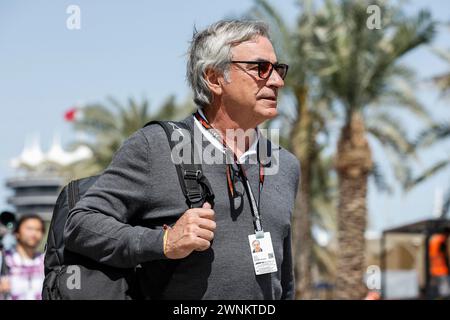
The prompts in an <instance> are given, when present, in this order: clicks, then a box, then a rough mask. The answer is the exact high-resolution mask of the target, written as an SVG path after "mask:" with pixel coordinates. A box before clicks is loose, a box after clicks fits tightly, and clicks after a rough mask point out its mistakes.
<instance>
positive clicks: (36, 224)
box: [17, 219, 44, 249]
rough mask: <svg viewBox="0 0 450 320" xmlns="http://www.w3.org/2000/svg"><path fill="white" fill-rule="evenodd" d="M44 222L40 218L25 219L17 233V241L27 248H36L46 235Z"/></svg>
mask: <svg viewBox="0 0 450 320" xmlns="http://www.w3.org/2000/svg"><path fill="white" fill-rule="evenodd" d="M42 231H43V230H42V224H41V221H40V220H38V219H28V220H25V221H24V222H23V223H22V225H21V226H20V229H19V230H18V233H17V241H18V242H19V243H20V244H22V245H23V246H25V247H27V248H33V249H36V248H37V247H38V246H39V244H40V243H41V241H42V238H43V236H44V234H43V232H42Z"/></svg>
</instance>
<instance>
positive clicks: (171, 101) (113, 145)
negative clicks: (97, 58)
mask: <svg viewBox="0 0 450 320" xmlns="http://www.w3.org/2000/svg"><path fill="white" fill-rule="evenodd" d="M107 100H108V102H109V105H110V106H111V107H112V108H110V107H107V106H105V105H103V104H98V103H94V104H88V105H86V106H84V107H83V108H82V109H81V110H80V112H81V113H82V115H81V117H80V118H79V119H75V121H74V122H73V126H74V129H75V130H76V131H78V132H82V133H83V134H84V135H85V136H87V139H84V141H81V142H76V143H73V144H72V147H77V146H79V145H85V146H87V147H88V148H89V149H90V150H91V152H92V155H93V156H92V157H91V158H89V159H87V160H83V161H79V162H76V163H75V164H73V165H71V166H70V167H68V168H65V175H66V176H67V177H68V179H69V180H71V179H77V178H81V177H86V176H90V175H94V174H98V173H100V172H101V171H103V170H104V169H105V168H106V167H107V166H108V165H109V163H110V162H111V160H112V157H113V155H114V153H115V152H116V151H117V149H118V148H119V147H120V146H121V144H122V143H123V141H124V140H125V139H127V138H128V137H129V136H130V135H131V134H133V133H134V132H135V131H137V130H138V129H140V128H142V127H143V126H144V125H145V124H146V123H147V122H149V121H151V120H162V119H165V120H168V119H178V118H181V117H183V116H186V115H187V114H188V113H189V112H190V111H192V110H193V105H192V103H189V102H185V103H183V104H181V105H177V104H176V103H175V97H174V96H170V97H168V98H167V99H166V101H165V102H164V103H163V105H162V106H161V107H160V108H159V110H158V112H156V113H153V114H152V113H150V110H149V103H148V101H147V100H143V101H142V102H141V103H138V102H136V101H135V100H134V99H132V98H130V99H128V104H127V105H123V104H121V103H120V102H118V101H117V100H116V99H114V98H111V97H109V98H107ZM113 110H114V111H113Z"/></svg>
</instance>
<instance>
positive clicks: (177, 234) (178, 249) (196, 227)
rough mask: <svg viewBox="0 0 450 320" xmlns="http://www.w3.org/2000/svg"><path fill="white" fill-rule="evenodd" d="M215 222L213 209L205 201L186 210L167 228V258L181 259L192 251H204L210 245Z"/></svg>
mask: <svg viewBox="0 0 450 320" xmlns="http://www.w3.org/2000/svg"><path fill="white" fill-rule="evenodd" d="M215 230H216V222H215V221H214V210H213V209H211V205H210V204H209V203H207V202H205V203H204V204H203V206H202V208H194V209H189V210H186V212H185V213H184V214H183V215H182V216H181V217H180V219H178V221H177V222H176V223H175V225H174V226H173V227H172V228H171V229H169V230H167V232H168V233H167V240H166V246H165V255H166V257H167V258H169V259H182V258H185V257H187V256H188V255H190V254H191V253H192V251H194V250H195V251H205V250H206V249H208V248H209V247H210V246H211V240H212V239H213V238H214V231H215Z"/></svg>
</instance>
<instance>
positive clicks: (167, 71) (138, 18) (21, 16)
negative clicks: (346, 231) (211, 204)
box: [0, 0, 450, 230]
mask: <svg viewBox="0 0 450 320" xmlns="http://www.w3.org/2000/svg"><path fill="white" fill-rule="evenodd" d="M272 3H274V4H276V5H277V7H278V9H279V10H280V11H281V12H282V13H283V16H284V17H285V19H286V20H287V21H288V22H289V23H293V22H294V19H295V17H296V14H297V12H298V11H297V6H296V5H295V1H293V0H278V1H272ZM71 4H76V5H78V6H79V7H80V9H81V29H80V30H76V31H70V30H68V29H67V28H66V19H67V17H68V14H67V13H66V8H67V7H68V6H69V5H71ZM252 5H253V1H251V0H228V1H211V0H190V1H181V0H179V1H176V0H166V1H114V2H113V1H104V0H90V1H87V0H78V1H77V0H72V1H51V0H37V1H23V0H14V1H12V0H9V1H8V0H1V1H0V110H1V114H2V120H1V126H0V136H1V137H2V138H1V144H0V145H1V153H0V184H1V185H0V210H3V209H6V208H7V204H6V197H7V196H8V195H9V194H10V193H9V191H8V190H7V189H6V188H5V187H4V182H5V180H6V179H7V177H10V176H12V175H13V174H14V172H13V170H12V169H11V168H10V167H9V160H10V159H11V158H13V157H15V156H17V155H19V154H20V152H21V150H22V148H23V145H24V142H25V139H26V137H27V136H30V135H31V134H36V133H38V134H39V136H40V140H41V145H42V147H43V149H44V151H45V150H47V149H48V148H49V147H50V143H51V141H52V137H53V135H54V133H56V132H58V133H60V134H61V136H62V141H63V143H68V142H70V141H72V140H73V139H74V138H75V134H74V132H73V131H72V130H71V127H70V125H69V124H67V123H65V122H64V121H63V114H64V111H65V110H67V109H68V108H69V107H70V106H72V105H73V104H74V103H77V102H78V103H86V102H95V101H100V102H101V101H104V98H105V97H106V96H108V95H111V96H114V97H115V98H117V99H119V100H121V101H124V100H125V99H126V98H128V97H130V96H132V97H135V98H136V99H141V98H144V97H145V98H148V99H149V100H150V103H151V105H152V106H153V107H156V106H158V105H160V104H161V102H162V101H163V100H164V99H165V98H166V97H167V96H169V95H170V94H175V95H176V97H177V99H178V100H179V101H183V100H185V99H186V98H187V97H188V95H189V89H188V87H187V85H186V82H185V76H184V74H185V57H184V53H185V51H186V49H187V45H188V42H189V40H190V38H191V35H192V32H193V26H194V25H196V26H197V27H198V28H200V29H201V28H202V27H204V26H206V25H208V24H209V23H212V22H214V21H216V20H219V19H222V18H225V17H232V16H239V15H241V14H243V13H244V12H246V10H248V9H249V8H250V7H251V6H252ZM405 8H406V10H407V11H408V12H415V11H417V9H418V8H429V9H430V10H431V11H432V14H433V16H434V17H435V18H437V19H439V20H444V21H450V15H449V13H450V2H448V1H445V0H439V1H438V0H433V1H422V0H417V1H410V2H409V4H407V5H405ZM440 31H442V32H444V33H442V34H440V35H439V36H438V37H437V38H436V40H435V42H434V44H433V45H434V46H437V47H442V48H449V47H450V46H449V44H450V36H449V35H450V31H449V30H445V29H441V30H440ZM445 32H447V34H445ZM405 63H408V64H409V65H411V66H413V67H414V69H415V70H416V71H417V73H418V76H419V78H422V79H426V78H427V77H429V76H431V75H434V74H437V73H439V72H443V71H444V70H446V68H447V66H445V64H443V63H442V62H440V60H439V59H437V58H436V57H434V56H433V55H432V54H431V53H430V52H429V49H428V48H423V49H420V50H417V51H416V52H414V53H413V54H411V55H410V56H408V57H406V59H405ZM418 95H419V97H420V99H421V101H422V102H423V103H424V104H426V105H427V106H429V108H430V110H431V111H432V113H433V115H434V116H435V118H436V119H441V120H444V119H447V120H450V107H449V106H448V105H447V106H446V105H445V103H444V102H442V101H439V100H438V99H437V95H436V92H435V91H434V90H433V88H431V87H427V86H421V87H420V88H419V90H418ZM448 103H449V102H447V104H448ZM406 120H407V121H408V119H406ZM414 129H418V128H414ZM379 151H380V150H379V149H378V148H377V147H376V146H374V152H375V153H376V156H377V157H380V158H379V159H382V158H381V157H382V156H383V155H382V153H380V152H379ZM449 152H450V145H449V144H443V145H441V146H437V147H435V148H433V149H432V150H430V151H429V152H428V151H427V152H425V153H423V155H422V156H421V160H422V163H421V166H422V167H426V166H427V165H430V164H431V163H433V161H435V160H436V159H441V158H443V157H445V156H447V155H448V153H449ZM449 180H450V170H447V171H446V172H445V173H442V174H441V175H439V176H437V177H435V178H433V179H431V180H429V181H428V182H427V183H425V184H423V185H422V186H420V187H418V188H416V189H414V190H413V191H412V192H410V193H409V194H406V195H404V194H402V192H400V191H399V190H397V191H396V192H395V193H394V194H393V195H390V196H388V195H380V194H379V193H378V192H377V191H376V190H375V189H374V188H373V186H372V185H371V186H370V191H369V212H370V220H371V228H372V229H377V230H379V229H381V228H384V227H386V226H390V225H393V224H399V223H402V222H407V221H412V220H416V219H419V218H423V217H427V216H430V215H431V210H432V202H433V192H434V189H435V188H436V187H437V186H441V187H450V183H449Z"/></svg>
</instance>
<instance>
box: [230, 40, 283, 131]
mask: <svg viewBox="0 0 450 320" xmlns="http://www.w3.org/2000/svg"><path fill="white" fill-rule="evenodd" d="M231 52H232V60H234V61H261V60H265V61H270V62H272V63H276V62H278V61H277V57H276V55H275V51H274V49H273V46H272V44H271V42H270V41H269V39H267V38H265V37H256V38H255V39H252V40H249V41H246V42H242V43H240V44H239V45H236V46H235V47H233V48H232V49H231ZM228 80H229V81H228V82H227V81H225V82H224V84H223V96H222V99H223V102H224V104H225V105H226V106H229V107H230V108H233V109H234V110H233V111H234V112H236V113H238V114H242V115H244V116H246V118H251V119H255V120H256V121H258V122H262V121H264V120H267V119H271V118H273V117H275V116H276V115H277V97H278V89H279V88H281V87H283V86H284V81H283V79H282V78H281V77H280V75H279V74H278V73H277V72H276V70H273V71H272V74H271V75H270V77H269V78H268V79H261V78H260V77H259V76H258V65H257V64H246V63H232V64H230V68H229V73H228Z"/></svg>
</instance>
